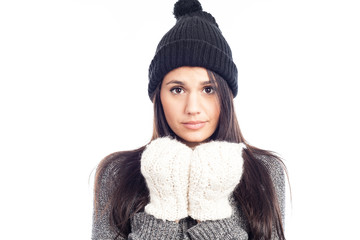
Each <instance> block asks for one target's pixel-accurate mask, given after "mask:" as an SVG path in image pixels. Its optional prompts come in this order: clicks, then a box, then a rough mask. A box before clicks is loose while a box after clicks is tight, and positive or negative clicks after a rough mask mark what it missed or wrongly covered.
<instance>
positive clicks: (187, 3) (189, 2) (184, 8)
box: [174, 0, 202, 20]
mask: <svg viewBox="0 0 360 240" xmlns="http://www.w3.org/2000/svg"><path fill="white" fill-rule="evenodd" d="M197 11H202V7H201V4H200V2H199V1H198V0H179V1H178V2H176V3H175V5H174V16H175V18H176V20H178V19H179V18H180V17H182V16H184V15H186V14H189V13H193V12H197Z"/></svg>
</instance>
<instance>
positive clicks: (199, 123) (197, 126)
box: [182, 121, 206, 130]
mask: <svg viewBox="0 0 360 240" xmlns="http://www.w3.org/2000/svg"><path fill="white" fill-rule="evenodd" d="M205 123H206V122H203V121H189V122H183V123H182V124H183V125H184V126H185V127H186V128H188V129H191V130H198V129H200V128H202V127H204V126H205Z"/></svg>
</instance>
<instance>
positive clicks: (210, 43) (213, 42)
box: [148, 0, 238, 100]
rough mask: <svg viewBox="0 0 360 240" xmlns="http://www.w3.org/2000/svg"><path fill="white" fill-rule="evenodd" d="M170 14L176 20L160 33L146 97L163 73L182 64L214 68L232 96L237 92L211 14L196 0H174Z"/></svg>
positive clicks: (223, 43)
mask: <svg viewBox="0 0 360 240" xmlns="http://www.w3.org/2000/svg"><path fill="white" fill-rule="evenodd" d="M179 3H180V4H179ZM174 14H175V16H176V17H177V21H176V24H175V26H173V27H172V28H171V29H170V30H169V31H168V32H167V33H166V34H165V35H164V36H163V37H162V39H161V41H160V42H159V44H158V46H157V48H156V53H155V56H154V58H153V60H152V61H151V64H150V67H149V84H148V94H149V97H150V99H151V100H152V97H153V94H154V91H155V89H156V88H157V87H158V86H159V84H160V83H161V82H162V80H163V78H164V76H165V75H166V74H167V73H168V72H170V71H171V70H173V69H175V68H178V67H182V66H197V67H204V68H206V69H209V70H211V71H213V72H216V73H217V74H219V75H220V76H221V77H222V78H224V79H225V81H226V82H227V83H228V85H229V87H230V89H231V90H232V92H233V95H234V97H235V96H236V95H237V92H238V82H237V81H238V73H237V68H236V65H235V63H234V62H233V59H232V52H231V49H230V46H229V44H228V43H227V41H226V40H225V38H224V36H223V34H222V32H221V31H220V29H219V26H218V24H217V23H216V20H215V18H214V17H213V16H212V15H211V14H210V13H207V12H205V11H202V7H201V5H200V3H199V2H198V1H197V0H180V1H178V2H177V3H176V4H175V7H174Z"/></svg>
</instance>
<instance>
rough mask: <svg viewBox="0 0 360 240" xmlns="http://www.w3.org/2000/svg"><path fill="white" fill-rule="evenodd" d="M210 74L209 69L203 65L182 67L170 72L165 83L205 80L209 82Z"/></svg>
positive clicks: (196, 82) (164, 80)
mask: <svg viewBox="0 0 360 240" xmlns="http://www.w3.org/2000/svg"><path fill="white" fill-rule="evenodd" d="M209 80H210V79H209V75H208V73H207V70H206V69H205V68H202V67H187V66H186V67H180V68H176V69H174V70H172V71H170V72H168V73H167V74H166V75H165V77H164V79H163V83H165V84H167V83H171V82H173V83H179V82H182V83H183V84H191V83H193V84H201V83H203V82H207V83H209Z"/></svg>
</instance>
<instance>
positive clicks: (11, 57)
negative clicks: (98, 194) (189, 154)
mask: <svg viewBox="0 0 360 240" xmlns="http://www.w3.org/2000/svg"><path fill="white" fill-rule="evenodd" d="M174 3H175V1H170V0H159V1H145V0H143V1H119V0H118V1H105V0H102V1H100V0H96V1H95V0H92V1H91V0H86V1H85V0H82V1H81V0H73V1H70V0H61V1H60V0H59V1H45V0H44V1H40V0H33V1H25V0H23V1H17V0H13V1H10V0H8V1H6V0H1V2H0V80H1V83H0V104H1V105H0V106H1V109H0V110H1V112H0V114H1V117H0V121H1V124H0V161H1V164H0V194H1V197H0V201H1V204H0V226H1V230H0V239H90V232H91V215H92V185H93V170H94V169H95V167H96V165H97V164H98V163H99V161H100V160H101V159H102V158H103V157H105V156H106V155H107V154H109V153H112V152H114V151H118V150H128V149H134V148H137V147H139V146H142V145H144V144H146V143H147V141H148V140H149V139H150V137H151V132H152V104H151V102H150V100H149V99H148V96H147V81H148V79H147V71H148V66H149V64H150V61H151V59H152V57H153V55H154V53H155V49H156V45H157V43H158V42H159V40H160V38H161V37H162V36H163V35H164V34H165V32H166V31H168V30H169V29H170V28H171V27H172V26H173V25H174V23H175V19H174V17H173V15H172V10H173V4H174ZM202 6H203V8H204V10H206V11H208V12H210V13H211V14H212V15H213V16H214V17H215V18H216V19H217V22H218V24H219V26H220V29H221V30H222V32H223V34H224V36H225V37H226V39H227V40H228V42H229V44H230V46H231V47H232V51H233V57H234V61H235V63H236V64H237V66H238V70H239V94H238V96H237V97H236V98H235V105H236V110H237V114H238V117H239V121H240V127H241V129H242V132H243V134H244V136H245V138H246V139H247V140H248V141H249V142H250V143H251V144H253V145H254V146H257V147H260V148H264V149H267V150H273V151H275V152H277V153H279V154H280V156H281V157H283V158H284V159H285V163H286V164H287V166H288V170H289V175H290V181H291V187H292V193H293V203H292V206H291V205H290V203H288V204H287V207H288V208H287V218H286V234H287V237H288V239H290V240H293V239H360V237H359V235H358V224H359V220H358V217H359V214H360V209H359V202H360V197H359V190H358V186H357V185H358V183H359V182H360V181H359V176H358V175H359V174H358V170H359V167H358V166H359V164H358V162H359V160H360V157H359V153H358V152H359V147H358V144H359V140H358V136H359V134H360V129H359V125H358V123H359V122H360V117H359V104H358V103H359V100H360V97H359V90H360V88H359V83H358V82H359V81H360V69H359V68H360V44H359V42H360V31H359V30H360V14H359V12H360V4H359V2H358V1H355V0H354V1H350V0H341V1H340V0H338V1H332V0H326V1H325V0H301V1H285V0H283V1H280V0H266V1H265V0H263V1H258V0H252V1H250V0H248V1H239V0H222V1H215V0H212V1H210V0H208V1H206V0H203V1H202ZM288 196H289V195H288ZM288 202H289V201H288Z"/></svg>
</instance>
